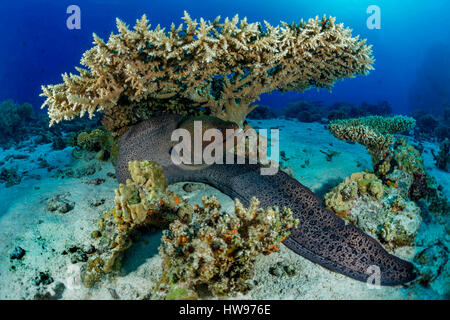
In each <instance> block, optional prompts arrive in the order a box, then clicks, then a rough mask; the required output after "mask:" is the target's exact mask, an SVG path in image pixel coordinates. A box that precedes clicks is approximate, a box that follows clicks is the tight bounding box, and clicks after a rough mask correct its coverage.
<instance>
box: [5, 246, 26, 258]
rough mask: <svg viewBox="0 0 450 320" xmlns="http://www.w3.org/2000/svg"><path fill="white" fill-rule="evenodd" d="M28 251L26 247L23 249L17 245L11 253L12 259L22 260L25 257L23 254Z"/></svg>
mask: <svg viewBox="0 0 450 320" xmlns="http://www.w3.org/2000/svg"><path fill="white" fill-rule="evenodd" d="M25 253H26V251H25V250H24V249H22V248H21V247H15V248H14V250H13V251H12V252H11V254H10V255H9V258H10V259H13V260H14V259H16V260H20V259H22V258H23V256H24V255H25Z"/></svg>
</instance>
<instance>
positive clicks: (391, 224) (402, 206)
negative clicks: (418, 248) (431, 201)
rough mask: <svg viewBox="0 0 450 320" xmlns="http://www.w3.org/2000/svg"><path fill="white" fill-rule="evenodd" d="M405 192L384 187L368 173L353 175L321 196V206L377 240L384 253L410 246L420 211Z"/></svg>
mask: <svg viewBox="0 0 450 320" xmlns="http://www.w3.org/2000/svg"><path fill="white" fill-rule="evenodd" d="M408 187H409V186H408V185H406V186H405V189H406V190H405V189H403V188H401V187H398V185H395V186H390V187H389V186H385V185H383V183H382V181H381V180H380V179H379V178H378V177H376V176H375V175H374V174H371V173H365V172H360V173H353V174H352V175H351V176H350V177H349V178H347V179H345V181H344V182H342V183H341V184H339V185H338V186H337V187H335V188H334V189H333V190H332V191H331V192H329V193H327V194H326V195H325V205H326V207H327V208H328V209H330V210H332V211H333V212H335V213H336V214H337V215H339V216H340V217H342V218H343V219H344V220H345V221H347V222H348V223H351V224H354V225H356V226H357V227H359V228H360V229H361V230H363V231H364V232H366V233H367V234H369V235H371V236H372V237H374V238H375V239H378V240H379V241H380V242H381V244H383V245H384V246H385V247H386V248H387V249H388V250H392V249H394V248H397V247H401V246H408V245H413V244H414V239H415V237H416V235H417V233H418V231H419V227H420V223H421V221H422V219H421V216H420V208H419V207H418V206H417V205H416V204H415V203H414V202H413V201H409V199H408V198H407V196H406V194H407V190H408Z"/></svg>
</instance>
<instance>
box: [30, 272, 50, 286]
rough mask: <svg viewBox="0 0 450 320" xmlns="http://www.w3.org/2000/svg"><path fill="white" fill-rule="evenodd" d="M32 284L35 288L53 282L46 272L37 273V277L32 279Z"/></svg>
mask: <svg viewBox="0 0 450 320" xmlns="http://www.w3.org/2000/svg"><path fill="white" fill-rule="evenodd" d="M33 282H34V284H35V285H36V286H40V285H44V286H48V285H49V284H51V283H52V282H53V278H52V276H51V275H50V274H49V273H48V272H39V275H37V276H36V277H35V278H34V280H33Z"/></svg>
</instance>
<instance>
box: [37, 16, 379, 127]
mask: <svg viewBox="0 0 450 320" xmlns="http://www.w3.org/2000/svg"><path fill="white" fill-rule="evenodd" d="M183 20H184V21H185V24H181V25H180V26H179V27H176V26H175V25H174V24H172V26H171V28H170V30H169V31H168V32H166V30H165V29H163V28H161V27H160V26H157V27H156V28H155V29H150V26H149V24H148V20H147V18H146V16H145V15H144V16H142V18H141V19H140V20H137V23H136V25H135V27H134V29H133V30H130V29H129V28H128V26H127V25H126V24H125V23H124V22H122V21H121V20H119V19H117V28H118V31H119V33H118V34H111V36H110V38H109V40H108V41H107V42H104V41H103V40H102V39H100V38H99V37H98V36H97V35H95V34H94V44H95V46H94V47H93V48H92V49H90V50H88V51H86V52H85V53H84V55H83V58H82V59H81V64H82V65H83V66H85V67H86V68H87V69H81V68H77V71H78V72H79V74H78V75H74V74H67V73H66V74H63V81H64V82H63V83H61V84H57V85H48V86H43V87H42V91H43V93H42V94H41V95H42V96H44V97H46V101H45V102H44V104H43V106H45V105H48V106H49V111H48V113H49V116H50V118H51V122H50V124H53V123H56V122H59V121H61V120H69V119H72V118H74V117H75V116H77V115H83V114H85V113H88V114H89V115H90V116H92V115H93V114H94V112H95V111H102V112H105V113H106V114H110V115H111V114H114V112H115V110H117V109H119V108H121V106H120V103H119V104H118V102H119V100H120V99H121V98H124V99H126V100H127V101H129V102H130V103H133V102H140V101H144V100H147V99H162V100H164V99H169V98H172V99H174V98H175V99H187V100H189V101H191V103H192V106H195V107H199V106H201V107H205V108H207V109H208V110H209V111H210V113H211V114H212V115H214V116H217V117H219V118H221V119H224V120H230V121H233V122H235V123H237V124H239V125H240V127H242V126H243V123H244V120H245V117H246V115H247V114H248V113H249V112H251V111H252V110H253V108H254V107H255V106H253V105H252V103H253V102H254V101H255V100H257V99H258V97H259V95H261V94H262V93H265V92H271V91H274V90H281V91H288V90H300V91H303V90H307V89H309V88H311V87H319V88H330V87H331V86H332V85H333V84H334V83H335V82H336V81H338V80H340V79H343V78H348V77H353V76H355V75H358V74H367V73H368V72H369V71H370V70H371V69H372V64H373V61H374V60H373V57H372V49H371V46H368V45H366V44H365V40H360V39H359V37H352V35H351V30H350V29H349V28H344V27H343V24H336V23H335V18H332V17H330V18H327V17H325V16H324V17H323V18H322V19H319V18H318V17H316V19H310V20H308V21H307V22H303V21H301V22H300V23H299V24H292V25H289V24H286V23H282V25H281V26H272V25H270V24H269V23H268V22H265V23H264V28H263V27H262V25H261V24H260V23H249V22H248V21H247V19H246V18H244V19H242V20H239V18H238V16H237V15H236V16H235V17H234V18H233V19H228V18H226V19H225V21H223V22H221V21H220V17H217V18H216V19H215V20H214V21H213V22H210V21H205V20H204V19H203V18H201V19H200V21H197V20H193V19H191V17H190V16H189V15H188V14H187V13H185V15H184V17H183ZM188 107H191V106H188ZM131 109H134V107H133V108H131ZM133 111H134V110H127V112H125V114H124V113H123V112H122V111H121V113H122V114H123V117H124V119H116V120H115V121H117V122H119V125H117V126H119V127H120V122H121V121H123V122H125V123H127V122H128V123H129V122H130V120H129V119H130V117H132V114H133ZM117 126H116V125H114V127H117Z"/></svg>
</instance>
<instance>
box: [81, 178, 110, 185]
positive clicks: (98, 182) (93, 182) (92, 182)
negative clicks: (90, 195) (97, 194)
mask: <svg viewBox="0 0 450 320" xmlns="http://www.w3.org/2000/svg"><path fill="white" fill-rule="evenodd" d="M104 182H105V179H102V178H96V179H91V180H86V181H85V182H84V183H85V184H89V185H94V186H99V185H101V184H102V183H104Z"/></svg>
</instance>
